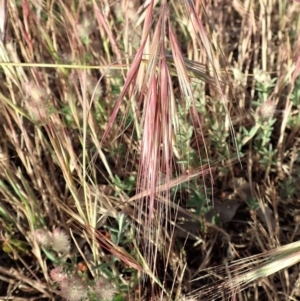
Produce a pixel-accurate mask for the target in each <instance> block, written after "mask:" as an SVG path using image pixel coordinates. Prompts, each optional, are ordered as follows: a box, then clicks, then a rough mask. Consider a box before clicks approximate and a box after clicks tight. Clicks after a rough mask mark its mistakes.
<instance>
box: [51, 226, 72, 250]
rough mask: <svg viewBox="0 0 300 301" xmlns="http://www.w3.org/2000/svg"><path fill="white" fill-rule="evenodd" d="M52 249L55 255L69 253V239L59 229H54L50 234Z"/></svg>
mask: <svg viewBox="0 0 300 301" xmlns="http://www.w3.org/2000/svg"><path fill="white" fill-rule="evenodd" d="M51 238H52V249H53V250H54V251H55V252H57V253H62V254H67V253H68V252H69V251H70V248H71V245H70V239H69V237H68V235H67V234H66V233H65V232H64V231H63V230H61V229H59V228H56V229H54V231H53V232H52V236H51Z"/></svg>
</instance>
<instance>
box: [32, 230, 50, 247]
mask: <svg viewBox="0 0 300 301" xmlns="http://www.w3.org/2000/svg"><path fill="white" fill-rule="evenodd" d="M34 236H35V238H36V240H37V242H38V244H39V245H40V246H42V247H49V246H51V244H52V239H51V235H50V233H49V232H48V231H46V230H43V229H38V230H35V231H34Z"/></svg>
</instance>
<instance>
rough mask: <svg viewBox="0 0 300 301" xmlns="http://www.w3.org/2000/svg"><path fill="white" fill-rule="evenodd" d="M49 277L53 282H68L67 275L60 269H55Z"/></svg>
mask: <svg viewBox="0 0 300 301" xmlns="http://www.w3.org/2000/svg"><path fill="white" fill-rule="evenodd" d="M50 277H51V278H52V280H53V281H54V282H57V283H62V282H64V281H67V280H68V275H67V273H66V272H65V271H64V269H63V268H62V267H57V268H55V269H53V270H51V272H50Z"/></svg>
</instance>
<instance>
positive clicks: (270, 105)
mask: <svg viewBox="0 0 300 301" xmlns="http://www.w3.org/2000/svg"><path fill="white" fill-rule="evenodd" d="M275 112H276V104H275V102H274V101H272V100H266V101H265V102H263V103H262V104H261V105H260V106H259V107H258V108H257V110H256V114H255V115H256V117H258V118H260V119H261V120H263V121H267V120H269V119H271V118H273V116H274V114H275Z"/></svg>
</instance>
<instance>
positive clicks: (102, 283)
mask: <svg viewBox="0 0 300 301" xmlns="http://www.w3.org/2000/svg"><path fill="white" fill-rule="evenodd" d="M93 292H94V294H95V296H96V297H97V298H99V299H100V300H103V301H110V300H112V299H113V297H114V295H115V293H116V287H115V285H114V284H113V283H112V282H109V281H108V280H106V279H104V278H100V279H98V280H97V281H96V283H95V285H94V286H93Z"/></svg>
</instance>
